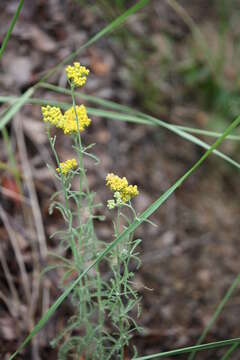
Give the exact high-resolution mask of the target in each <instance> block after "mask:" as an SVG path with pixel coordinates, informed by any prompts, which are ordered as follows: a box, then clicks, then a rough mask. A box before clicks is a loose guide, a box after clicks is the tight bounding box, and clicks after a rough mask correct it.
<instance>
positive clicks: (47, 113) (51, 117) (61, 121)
mask: <svg viewBox="0 0 240 360" xmlns="http://www.w3.org/2000/svg"><path fill="white" fill-rule="evenodd" d="M75 109H76V113H77V119H78V124H77V119H76V116H75V111H74V108H73V107H71V108H70V109H68V110H67V111H65V113H64V115H63V114H62V112H61V110H60V109H59V108H57V107H54V106H53V107H52V106H50V105H47V106H46V107H44V106H43V107H42V114H43V121H45V122H49V123H50V124H52V125H55V126H56V127H57V128H60V129H62V130H63V132H64V134H73V133H77V131H78V125H79V131H80V132H82V131H83V130H85V128H87V127H88V126H89V125H90V123H91V120H90V119H89V118H88V116H87V110H86V108H85V106H84V105H80V106H76V108H75Z"/></svg>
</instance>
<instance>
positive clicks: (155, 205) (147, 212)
mask: <svg viewBox="0 0 240 360" xmlns="http://www.w3.org/2000/svg"><path fill="white" fill-rule="evenodd" d="M239 123H240V116H239V117H237V119H235V120H234V121H233V122H232V124H231V125H230V126H229V127H228V128H227V129H226V130H225V131H224V133H223V135H222V136H221V137H220V138H219V139H217V141H216V142H215V143H214V144H213V145H212V146H211V147H210V148H209V149H208V150H207V151H206V152H205V153H204V154H203V156H202V157H201V158H200V159H199V160H198V161H197V162H196V163H195V164H194V165H193V166H192V167H191V168H190V169H189V170H188V171H187V172H186V173H185V174H184V175H183V176H182V177H181V178H180V179H178V180H177V181H176V182H175V184H174V185H172V186H171V187H170V188H169V189H168V190H167V191H166V192H165V193H163V194H162V195H161V196H160V197H159V198H158V199H157V200H156V201H155V202H154V203H153V204H151V205H150V206H149V207H148V208H147V209H146V210H145V211H144V212H143V213H142V214H141V215H140V216H139V217H138V218H137V219H136V220H135V221H133V222H132V223H131V224H130V225H129V226H128V227H127V228H126V229H125V230H124V231H122V233H121V234H120V235H119V236H118V237H117V238H116V239H115V240H114V241H113V242H112V243H111V244H110V245H108V246H107V247H106V249H105V250H104V251H103V252H102V253H101V254H100V255H99V256H98V257H97V258H96V260H95V261H93V262H92V263H91V264H90V265H89V266H88V267H87V268H86V269H85V270H84V271H83V272H82V274H80V275H79V276H78V278H77V279H76V280H75V281H74V282H73V283H72V284H71V285H70V286H69V287H68V288H67V289H66V290H65V291H64V292H63V293H62V294H61V295H60V297H59V298H58V299H57V300H56V302H55V303H54V304H53V305H51V307H50V308H49V309H48V311H47V312H46V313H45V315H44V316H43V317H42V318H41V319H40V321H39V322H38V323H37V324H36V325H35V327H34V328H33V330H32V331H31V333H30V334H29V335H28V336H27V337H26V339H25V340H24V341H23V342H22V344H21V345H20V347H19V348H18V349H17V351H16V352H15V353H14V354H13V355H12V356H11V357H10V360H12V359H14V358H15V357H16V355H17V354H18V353H19V352H20V351H21V350H22V349H23V348H24V347H25V346H26V345H27V344H28V343H29V341H30V340H31V339H32V338H33V337H34V336H35V335H36V334H37V333H38V332H39V331H40V330H41V328H42V327H43V326H44V325H45V324H46V323H47V321H48V320H49V319H50V317H51V316H52V315H53V314H54V313H55V311H56V310H57V308H58V307H59V306H60V305H61V303H62V302H63V301H64V300H65V299H66V298H67V297H68V295H69V294H70V293H71V291H72V290H73V289H74V288H75V286H76V285H78V283H79V282H80V280H81V279H82V278H83V277H84V276H85V275H86V274H87V273H88V272H89V271H90V270H91V269H92V268H94V267H95V266H96V265H97V264H98V263H99V262H100V261H101V260H102V259H103V258H104V257H105V256H106V255H107V254H108V253H109V252H110V251H111V250H112V248H113V247H115V246H116V245H117V244H118V243H119V242H121V241H122V240H123V239H125V238H126V237H127V236H128V235H130V234H131V233H133V232H134V231H135V230H136V229H137V227H138V226H139V225H140V224H141V223H142V222H144V221H146V219H148V217H149V216H151V215H152V214H153V213H154V212H155V211H156V210H157V209H158V208H159V207H160V206H161V205H162V204H163V203H164V202H165V201H166V200H167V199H168V198H169V196H170V195H171V194H172V193H173V192H174V191H175V190H176V189H177V188H178V187H180V186H181V185H182V184H183V182H184V181H185V180H186V179H187V178H188V177H189V176H190V175H191V174H192V173H193V172H194V171H195V170H196V169H197V168H198V167H199V166H200V165H201V164H202V163H203V162H204V161H205V160H206V158H207V157H208V156H209V155H210V154H211V153H212V152H213V151H214V150H215V149H216V148H217V147H218V146H219V145H220V144H221V143H222V141H223V140H224V139H225V138H226V137H227V136H228V135H229V134H230V133H231V131H232V130H233V129H235V128H236V127H237V126H238V125H239ZM199 346H202V345H199Z"/></svg>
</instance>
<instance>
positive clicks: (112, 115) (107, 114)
mask: <svg viewBox="0 0 240 360" xmlns="http://www.w3.org/2000/svg"><path fill="white" fill-rule="evenodd" d="M14 99H16V98H15V97H11V96H9V97H7V96H0V102H1V101H3V102H6V101H7V102H13V101H15V100H14ZM28 102H29V103H32V104H41V105H52V106H59V107H61V108H62V109H64V110H67V109H68V108H69V106H70V105H69V104H68V103H64V102H59V101H55V100H44V99H37V98H35V99H29V101H28ZM116 105H118V104H116ZM87 110H88V113H89V115H95V116H101V117H102V118H106V119H110V120H119V121H127V122H132V123H137V124H145V125H152V126H161V127H164V128H166V129H168V130H170V131H173V132H174V133H176V134H177V135H179V136H181V137H182V138H184V139H186V140H188V141H190V142H192V143H194V144H196V145H198V146H200V147H202V148H204V149H209V148H210V145H208V144H207V143H206V142H204V141H203V140H200V139H198V138H197V137H195V136H193V135H191V134H188V133H187V132H185V131H184V130H182V129H179V127H178V126H175V125H172V124H168V123H166V122H163V121H162V120H159V119H156V118H153V117H150V116H149V115H145V114H144V116H145V118H142V117H139V116H135V115H127V114H122V113H121V114H119V113H116V112H111V111H107V110H99V109H95V108H91V107H87ZM148 118H150V119H148ZM220 135H222V134H220ZM227 139H231V137H230V135H229V136H228V137H227ZM213 153H214V154H215V155H217V156H219V157H221V158H222V159H224V160H226V161H227V162H229V163H230V164H231V165H233V166H235V167H237V168H238V169H240V164H239V163H238V162H236V161H235V160H233V159H231V158H230V157H229V156H227V155H225V154H223V153H222V152H221V151H219V150H214V151H213Z"/></svg>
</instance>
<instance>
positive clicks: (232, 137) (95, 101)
mask: <svg viewBox="0 0 240 360" xmlns="http://www.w3.org/2000/svg"><path fill="white" fill-rule="evenodd" d="M40 86H41V87H43V88H45V89H48V90H52V91H54V92H58V93H60V94H66V95H71V90H68V89H65V88H63V87H60V86H56V85H52V84H49V83H42V84H41V85H40ZM75 96H76V97H78V98H80V99H83V100H86V101H88V102H89V103H93V104H97V105H101V106H103V107H106V108H108V109H111V110H118V111H120V112H123V113H126V114H128V115H129V114H131V115H135V116H138V117H139V116H140V117H141V118H144V119H145V122H144V123H145V124H148V125H156V124H154V123H153V119H155V121H156V120H158V119H156V118H152V120H150V119H149V118H148V115H146V114H144V113H142V112H139V111H136V110H134V109H132V108H130V107H128V106H125V105H120V104H117V103H115V102H114V101H110V100H106V99H102V98H99V97H97V96H92V95H87V94H83V93H80V92H78V91H75ZM0 101H1V100H0ZM165 123H166V122H165ZM166 124H168V123H166ZM168 125H170V126H173V127H175V128H178V129H181V130H183V131H185V132H189V133H193V134H199V135H206V136H210V137H215V138H218V137H219V136H221V135H222V133H219V132H215V131H209V130H203V129H197V128H191V127H188V126H180V125H174V124H168ZM228 139H229V140H238V141H239V140H240V136H239V135H229V136H228Z"/></svg>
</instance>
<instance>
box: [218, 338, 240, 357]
mask: <svg viewBox="0 0 240 360" xmlns="http://www.w3.org/2000/svg"><path fill="white" fill-rule="evenodd" d="M239 343H240V341H239V342H236V343H234V344H233V345H232V346H231V347H230V349H228V350H227V352H226V353H225V354H224V355H223V356H222V357H221V360H228V359H229V356H230V355H232V353H233V352H234V351H235V350H236V349H237V347H238V346H239Z"/></svg>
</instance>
